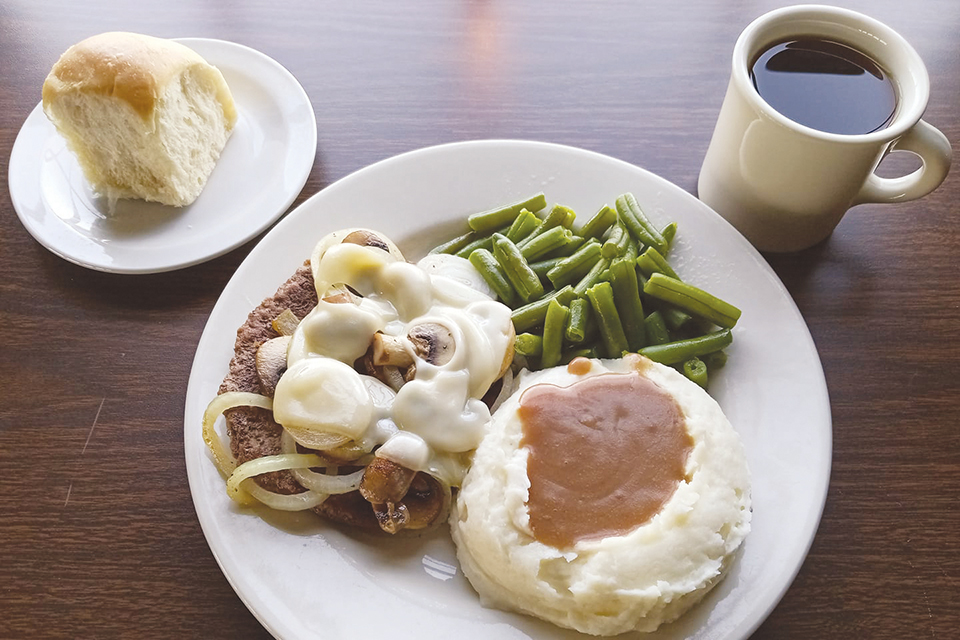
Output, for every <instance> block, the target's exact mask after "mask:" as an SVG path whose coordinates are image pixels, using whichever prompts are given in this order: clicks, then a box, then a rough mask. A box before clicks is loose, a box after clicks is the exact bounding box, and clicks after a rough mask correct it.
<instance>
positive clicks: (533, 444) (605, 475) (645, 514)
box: [519, 359, 693, 548]
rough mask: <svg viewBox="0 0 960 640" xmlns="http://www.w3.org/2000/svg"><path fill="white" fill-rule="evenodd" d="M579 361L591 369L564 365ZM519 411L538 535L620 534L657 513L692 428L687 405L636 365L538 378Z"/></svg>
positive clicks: (559, 542) (567, 543) (680, 472)
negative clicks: (565, 378)
mask: <svg viewBox="0 0 960 640" xmlns="http://www.w3.org/2000/svg"><path fill="white" fill-rule="evenodd" d="M584 363H586V366H587V369H589V362H588V361H586V360H583V359H576V360H574V361H573V362H571V363H570V364H569V365H568V370H569V371H570V372H571V373H573V374H577V373H583V365H584ZM519 415H520V419H521V422H522V425H523V432H522V433H523V436H522V439H521V441H520V446H522V447H526V448H528V449H529V451H530V453H529V457H528V459H527V475H528V477H529V478H530V493H529V499H528V501H527V508H528V509H529V512H530V528H531V529H532V531H533V534H534V537H535V538H536V539H537V540H539V541H540V542H543V543H544V544H548V545H552V546H555V547H558V548H570V547H572V546H573V545H574V544H576V543H577V542H578V541H580V540H593V539H600V538H606V537H610V536H618V535H623V534H624V533H627V532H629V531H631V530H633V529H635V528H636V527H638V526H640V525H641V524H643V523H644V522H646V521H648V520H649V519H650V518H652V517H653V516H654V515H656V514H657V513H659V512H660V510H661V509H662V507H663V505H664V504H665V503H666V502H667V501H668V500H669V499H670V497H671V496H672V495H673V493H674V491H676V489H677V486H678V485H679V484H680V482H681V481H683V480H684V479H685V471H684V469H685V467H686V462H687V456H688V455H689V453H690V451H691V449H692V448H693V438H691V437H690V434H689V433H688V432H687V428H686V423H685V421H684V417H683V411H682V410H681V409H680V407H679V406H678V405H677V402H676V401H675V400H674V399H673V397H672V396H671V395H670V394H669V393H667V392H666V391H664V390H663V389H661V388H660V387H659V386H658V385H657V384H656V383H654V382H652V381H651V380H649V379H647V378H646V377H644V376H642V375H640V373H638V372H634V373H629V374H621V373H608V374H604V375H600V376H596V377H592V378H586V379H583V380H578V381H577V382H574V383H573V384H571V385H570V386H567V387H559V386H556V385H553V384H538V385H534V386H532V387H530V388H529V389H527V390H526V391H524V393H523V395H522V396H521V397H520V409H519Z"/></svg>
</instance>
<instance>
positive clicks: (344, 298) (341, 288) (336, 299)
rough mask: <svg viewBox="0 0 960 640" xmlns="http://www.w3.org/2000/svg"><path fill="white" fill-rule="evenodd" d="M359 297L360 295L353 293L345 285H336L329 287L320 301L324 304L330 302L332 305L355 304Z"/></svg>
mask: <svg viewBox="0 0 960 640" xmlns="http://www.w3.org/2000/svg"><path fill="white" fill-rule="evenodd" d="M360 297H361V296H360V294H358V293H357V292H355V291H354V290H353V289H351V288H350V287H348V286H347V285H345V284H338V285H334V286H332V287H330V289H329V290H328V291H327V292H326V293H325V294H324V295H323V298H321V299H322V300H323V301H324V302H330V303H333V304H347V303H351V304H357V302H359V298H360Z"/></svg>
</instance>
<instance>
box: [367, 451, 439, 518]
mask: <svg viewBox="0 0 960 640" xmlns="http://www.w3.org/2000/svg"><path fill="white" fill-rule="evenodd" d="M376 460H381V458H376V459H375V461H376ZM392 464H395V463H392ZM372 465H373V463H371V464H370V465H368V466H367V471H364V474H363V480H364V482H365V481H366V480H367V474H368V472H369V471H370V467H371V466H372ZM396 467H399V469H400V470H402V471H397V470H395V469H392V468H391V469H390V471H389V472H388V476H384V477H380V472H379V471H376V470H375V471H374V472H372V474H371V478H372V479H374V481H375V482H378V483H379V482H382V481H386V482H387V484H388V485H390V486H389V487H378V490H377V491H376V492H371V491H369V489H371V487H370V486H368V487H367V490H368V491H367V493H365V492H364V491H365V489H364V484H363V482H361V484H360V493H361V495H363V496H364V498H367V500H370V498H368V497H367V496H368V495H370V496H372V497H379V498H383V497H387V496H389V497H395V496H396V495H397V493H398V492H399V490H400V488H401V487H403V486H404V485H406V488H404V490H403V495H402V496H401V497H400V498H398V499H393V500H384V501H383V502H375V501H371V506H372V508H373V514H374V515H375V516H376V518H377V523H378V524H379V525H380V528H381V529H383V530H384V531H386V532H387V533H391V534H396V533H398V532H400V531H402V530H408V531H416V530H420V529H426V528H428V527H430V526H432V525H434V524H437V522H438V521H439V520H440V519H442V518H443V517H444V513H445V511H446V510H447V507H448V506H449V503H450V493H449V489H445V488H444V487H443V486H442V485H441V484H440V482H438V481H437V480H436V478H434V477H433V476H431V475H430V474H428V473H424V472H422V471H420V472H416V473H414V472H413V471H410V470H409V469H405V468H404V467H402V466H401V465H396ZM408 477H409V478H410V479H409V480H407V478H408Z"/></svg>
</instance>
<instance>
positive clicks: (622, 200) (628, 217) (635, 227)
mask: <svg viewBox="0 0 960 640" xmlns="http://www.w3.org/2000/svg"><path fill="white" fill-rule="evenodd" d="M617 213H618V214H620V221H621V222H622V223H623V224H624V226H626V227H627V231H629V232H630V233H631V235H633V237H634V238H636V239H637V240H639V241H640V242H642V243H643V244H645V245H648V246H652V247H656V248H657V251H661V252H666V250H667V241H666V240H664V239H663V236H662V235H660V232H659V231H657V229H656V227H654V226H653V224H651V222H650V220H648V219H647V216H646V215H644V213H643V210H642V209H641V208H640V205H639V204H637V199H636V198H634V197H633V194H632V193H625V194H623V195H622V196H620V197H619V198H617Z"/></svg>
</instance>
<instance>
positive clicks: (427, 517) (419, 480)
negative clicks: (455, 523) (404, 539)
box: [403, 471, 450, 529]
mask: <svg viewBox="0 0 960 640" xmlns="http://www.w3.org/2000/svg"><path fill="white" fill-rule="evenodd" d="M449 499H450V489H449V488H444V487H443V486H442V485H441V484H440V483H439V482H438V481H437V479H436V478H434V477H433V476H431V475H430V474H429V473H424V472H422V471H421V472H418V473H417V475H416V477H415V478H414V479H413V482H412V483H410V490H409V491H407V495H405V496H404V497H403V504H404V506H405V507H406V508H407V526H406V528H407V529H426V528H427V527H429V526H431V525H433V524H436V523H437V520H438V519H439V518H442V517H444V512H445V510H446V507H448V506H449Z"/></svg>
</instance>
